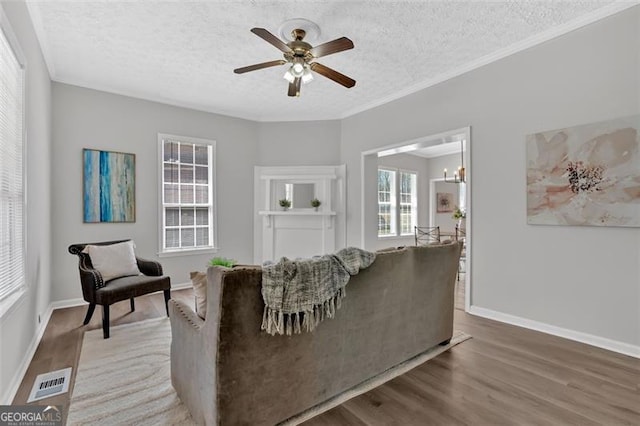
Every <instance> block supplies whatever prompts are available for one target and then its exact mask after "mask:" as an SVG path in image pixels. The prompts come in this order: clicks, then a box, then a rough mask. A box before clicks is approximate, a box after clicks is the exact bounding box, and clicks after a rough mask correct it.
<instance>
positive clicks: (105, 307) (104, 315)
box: [102, 305, 109, 339]
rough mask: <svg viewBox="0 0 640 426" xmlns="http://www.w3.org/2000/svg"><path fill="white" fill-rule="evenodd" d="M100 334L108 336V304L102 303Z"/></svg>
mask: <svg viewBox="0 0 640 426" xmlns="http://www.w3.org/2000/svg"><path fill="white" fill-rule="evenodd" d="M102 336H103V337H104V338H105V339H108V338H109V305H102Z"/></svg>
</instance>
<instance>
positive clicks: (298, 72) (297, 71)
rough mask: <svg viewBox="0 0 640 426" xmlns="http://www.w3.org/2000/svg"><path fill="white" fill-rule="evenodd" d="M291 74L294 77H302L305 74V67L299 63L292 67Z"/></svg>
mask: <svg viewBox="0 0 640 426" xmlns="http://www.w3.org/2000/svg"><path fill="white" fill-rule="evenodd" d="M290 71H291V74H293V75H294V77H302V75H303V74H304V65H302V64H301V63H299V62H297V63H295V64H293V65H291V70H290Z"/></svg>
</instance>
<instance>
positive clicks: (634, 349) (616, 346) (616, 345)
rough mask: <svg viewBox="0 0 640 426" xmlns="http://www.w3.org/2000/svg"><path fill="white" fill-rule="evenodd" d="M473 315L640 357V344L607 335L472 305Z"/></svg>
mask: <svg viewBox="0 0 640 426" xmlns="http://www.w3.org/2000/svg"><path fill="white" fill-rule="evenodd" d="M468 312H469V313H470V314H471V315H476V316H479V317H483V318H488V319H492V320H495V321H500V322H504V323H507V324H511V325H515V326H518V327H523V328H528V329H530V330H535V331H540V332H542V333H546V334H551V335H553V336H558V337H563V338H565V339H569V340H573V341H576V342H580V343H586V344H587V345H591V346H596V347H598V348H602V349H606V350H609V351H613V352H617V353H620V354H624V355H628V356H631V357H634V358H640V346H636V345H632V344H629V343H625V342H620V341H617V340H611V339H607V338H606V337H600V336H595V335H593V334H589V333H583V332H581V331H576V330H571V329H568V328H563V327H558V326H555V325H551V324H546V323H543V322H539V321H534V320H531V319H528V318H522V317H518V316H515V315H511V314H505V313H503V312H498V311H494V310H491V309H487V308H482V307H479V306H471V307H470V308H469V309H468Z"/></svg>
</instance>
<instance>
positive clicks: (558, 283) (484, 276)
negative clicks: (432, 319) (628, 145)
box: [341, 7, 640, 346]
mask: <svg viewBox="0 0 640 426" xmlns="http://www.w3.org/2000/svg"><path fill="white" fill-rule="evenodd" d="M639 29H640V8H639V7H635V8H632V9H630V10H627V11H625V12H623V13H621V14H618V15H615V16H613V17H610V18H607V19H604V20H602V21H599V22H596V23H594V24H591V25H589V26H587V27H584V28H581V29H579V30H576V31H573V32H571V33H569V34H566V35H564V36H562V37H559V38H557V39H554V40H551V41H548V42H546V43H544V44H541V45H539V46H536V47H533V48H530V49H528V50H526V51H523V52H520V53H518V54H515V55H512V56H509V57H507V58H505V59H502V60H500V61H497V62H495V63H492V64H490V65H486V66H483V67H481V68H479V69H477V70H474V71H472V72H469V73H467V74H464V75H462V76H460V77H457V78H454V79H451V80H448V81H446V82H444V83H441V84H438V85H436V86H434V87H431V88H429V89H426V90H423V91H421V92H418V93H415V94H412V95H409V96H406V97H404V98H402V99H399V100H397V101H394V102H391V103H389V104H386V105H383V106H381V107H378V108H375V109H372V110H369V111H366V112H363V113H360V114H358V115H355V116H352V117H349V118H347V119H345V120H343V122H342V146H341V153H342V160H343V162H344V163H346V164H347V170H348V171H349V178H348V181H347V184H348V193H349V194H351V195H353V194H359V193H360V189H361V182H360V173H358V172H354V170H355V171H357V170H359V165H360V161H361V158H360V153H361V152H362V151H367V150H371V149H375V148H376V147H380V146H385V145H390V144H394V143H399V142H402V141H407V140H411V139H416V138H418V137H422V136H426V135H431V134H437V133H440V132H444V131H447V130H451V129H457V128H461V127H465V126H469V125H470V126H471V135H472V137H471V142H470V153H471V165H472V170H471V174H472V175H471V177H470V179H471V182H472V194H471V197H472V204H471V207H472V218H471V220H472V223H471V225H472V228H471V231H472V233H473V235H472V240H473V248H472V250H473V265H472V267H473V271H472V299H471V300H472V303H473V305H475V307H479V308H483V309H485V310H488V311H491V312H497V313H500V314H507V315H513V316H516V317H519V318H523V319H526V320H533V321H538V322H541V323H545V324H547V325H549V326H552V327H553V326H555V327H560V328H564V329H569V330H574V331H576V332H582V333H587V334H589V335H593V336H597V337H601V338H604V339H611V340H614V341H617V342H623V343H627V344H630V345H636V346H638V345H640V303H639V299H640V296H639V287H640V286H639V284H638V283H639V282H640V262H639V259H640V229H630V228H595V227H593V228H590V227H560V226H556V227H552V226H528V225H527V224H526V198H525V196H526V186H525V185H526V181H525V173H526V170H525V143H524V141H525V135H527V134H530V133H533V132H537V131H542V130H547V129H555V128H561V127H566V126H572V125H577V124H582V123H590V122H597V121H602V120H607V119H611V118H615V117H621V116H628V115H631V114H638V113H640V106H639V101H640V100H639V96H638V93H639V88H638V85H639V78H640V67H639V64H638V62H639V58H638V55H639V52H640V46H639V44H640V34H639V31H640V30H639ZM497 187H499V190H496V188H497ZM347 203H348V206H347V209H348V218H347V230H348V240H347V243H348V244H359V242H360V240H361V235H360V230H361V227H360V223H359V220H360V219H359V218H360V211H361V210H360V209H361V205H360V203H361V198H360V197H358V196H349V197H348V201H347Z"/></svg>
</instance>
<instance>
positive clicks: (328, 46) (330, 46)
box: [310, 37, 353, 58]
mask: <svg viewBox="0 0 640 426" xmlns="http://www.w3.org/2000/svg"><path fill="white" fill-rule="evenodd" d="M349 49H353V42H352V41H351V40H349V39H348V38H346V37H340V38H337V39H335V40H333V41H328V42H326V43H324V44H320V45H318V46H316V47H314V48H312V49H311V50H310V52H311V54H312V55H313V56H314V57H315V58H320V57H322V56H327V55H331V54H333V53H338V52H342V51H343V50H349Z"/></svg>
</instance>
